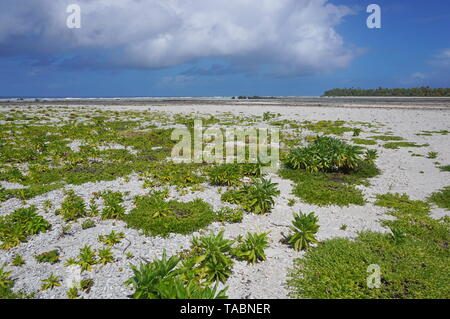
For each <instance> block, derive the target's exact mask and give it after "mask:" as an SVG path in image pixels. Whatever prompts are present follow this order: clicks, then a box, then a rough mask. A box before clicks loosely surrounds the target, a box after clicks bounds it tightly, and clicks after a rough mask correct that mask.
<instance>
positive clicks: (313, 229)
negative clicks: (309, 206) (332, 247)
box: [287, 212, 319, 250]
mask: <svg viewBox="0 0 450 319" xmlns="http://www.w3.org/2000/svg"><path fill="white" fill-rule="evenodd" d="M318 221H319V219H318V218H317V216H315V215H314V213H312V212H311V213H309V214H303V213H302V212H300V213H299V214H294V220H293V222H292V226H290V229H291V230H292V234H291V235H290V236H289V237H288V238H287V242H288V243H289V244H291V245H292V246H293V247H294V249H295V250H304V249H307V248H308V247H309V246H310V245H311V244H313V243H317V239H316V237H315V236H316V233H317V232H318V231H319V224H318V223H317V222H318Z"/></svg>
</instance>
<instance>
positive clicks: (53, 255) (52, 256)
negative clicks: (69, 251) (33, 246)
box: [34, 249, 59, 264]
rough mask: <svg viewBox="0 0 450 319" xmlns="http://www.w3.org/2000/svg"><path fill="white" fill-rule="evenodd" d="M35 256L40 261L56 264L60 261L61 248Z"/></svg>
mask: <svg viewBox="0 0 450 319" xmlns="http://www.w3.org/2000/svg"><path fill="white" fill-rule="evenodd" d="M34 258H35V259H36V261H37V262H39V263H50V264H56V263H57V262H59V250H58V249H54V250H50V251H47V252H43V253H42V254H38V255H34Z"/></svg>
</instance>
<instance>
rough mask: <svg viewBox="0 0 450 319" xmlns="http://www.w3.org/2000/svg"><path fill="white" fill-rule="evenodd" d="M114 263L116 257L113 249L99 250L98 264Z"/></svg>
mask: <svg viewBox="0 0 450 319" xmlns="http://www.w3.org/2000/svg"><path fill="white" fill-rule="evenodd" d="M113 262H114V255H113V253H112V251H111V248H102V249H99V250H98V263H100V264H102V265H106V264H108V263H113Z"/></svg>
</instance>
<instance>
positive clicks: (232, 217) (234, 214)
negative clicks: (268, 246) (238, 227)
mask: <svg viewBox="0 0 450 319" xmlns="http://www.w3.org/2000/svg"><path fill="white" fill-rule="evenodd" d="M243 218H244V211H243V210H242V209H232V208H229V207H223V208H221V209H220V210H219V211H217V213H216V220H217V221H218V222H221V223H224V222H229V223H240V222H241V221H242V219H243Z"/></svg>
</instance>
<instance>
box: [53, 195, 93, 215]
mask: <svg viewBox="0 0 450 319" xmlns="http://www.w3.org/2000/svg"><path fill="white" fill-rule="evenodd" d="M55 213H56V214H57V215H61V216H62V218H63V219H64V220H65V221H72V220H77V219H78V218H83V217H86V215H87V214H86V207H85V204H84V201H83V198H81V196H78V195H76V194H75V192H74V191H73V190H69V191H67V192H66V198H65V199H64V201H63V202H62V204H61V209H59V210H57V211H56V212H55Z"/></svg>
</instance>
